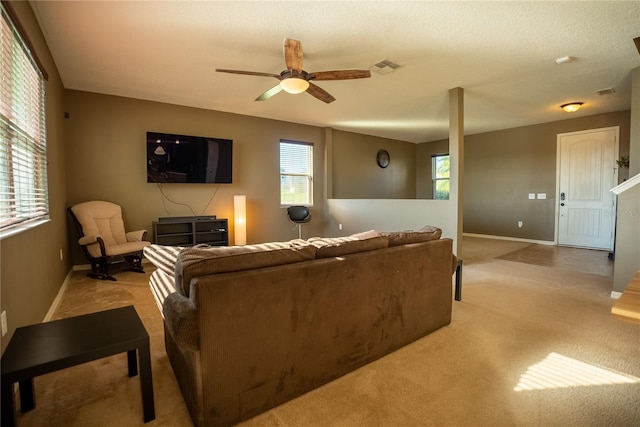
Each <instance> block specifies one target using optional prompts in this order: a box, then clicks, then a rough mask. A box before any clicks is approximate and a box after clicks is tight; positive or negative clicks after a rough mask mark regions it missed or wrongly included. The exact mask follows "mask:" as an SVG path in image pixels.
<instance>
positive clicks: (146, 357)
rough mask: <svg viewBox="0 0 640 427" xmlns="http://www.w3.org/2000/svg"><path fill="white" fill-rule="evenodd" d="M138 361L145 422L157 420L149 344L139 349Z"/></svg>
mask: <svg viewBox="0 0 640 427" xmlns="http://www.w3.org/2000/svg"><path fill="white" fill-rule="evenodd" d="M138 361H139V364H140V386H141V388H142V410H143V413H144V422H145V423H146V422H149V421H151V420H154V419H155V418H156V411H155V405H154V403H153V378H152V376H151V375H152V374H151V353H150V350H149V343H148V342H147V344H146V345H145V346H142V347H140V348H139V349H138Z"/></svg>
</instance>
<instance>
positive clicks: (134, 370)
mask: <svg viewBox="0 0 640 427" xmlns="http://www.w3.org/2000/svg"><path fill="white" fill-rule="evenodd" d="M127 362H128V364H129V376H130V377H135V376H136V375H138V360H137V357H136V351H135V350H129V351H127Z"/></svg>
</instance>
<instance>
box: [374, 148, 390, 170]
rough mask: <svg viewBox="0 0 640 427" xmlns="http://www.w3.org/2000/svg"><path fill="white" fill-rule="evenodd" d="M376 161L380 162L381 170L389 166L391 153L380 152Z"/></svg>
mask: <svg viewBox="0 0 640 427" xmlns="http://www.w3.org/2000/svg"><path fill="white" fill-rule="evenodd" d="M376 161H377V162H378V166H380V167H381V168H386V167H387V166H389V162H390V161H391V157H390V156H389V152H388V151H387V150H378V154H376Z"/></svg>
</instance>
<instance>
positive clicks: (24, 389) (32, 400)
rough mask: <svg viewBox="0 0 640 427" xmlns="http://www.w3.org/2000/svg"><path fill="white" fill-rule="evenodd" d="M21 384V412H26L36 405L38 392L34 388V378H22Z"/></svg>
mask: <svg viewBox="0 0 640 427" xmlns="http://www.w3.org/2000/svg"><path fill="white" fill-rule="evenodd" d="M19 384H20V412H22V413H25V412H27V411H30V410H32V409H33V408H35V407H36V394H35V392H34V390H33V378H28V379H26V380H21V381H20V382H19Z"/></svg>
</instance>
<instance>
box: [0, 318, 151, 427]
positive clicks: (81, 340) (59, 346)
mask: <svg viewBox="0 0 640 427" xmlns="http://www.w3.org/2000/svg"><path fill="white" fill-rule="evenodd" d="M125 351H126V352H127V360H128V365H129V376H130V377H133V376H136V375H137V374H138V363H139V364H140V385H141V387H142V408H143V419H144V422H145V423H146V422H148V421H151V420H153V419H155V417H156V416H155V407H154V403H153V381H152V376H151V355H150V352H149V334H147V331H146V330H145V328H144V326H143V325H142V322H141V321H140V318H139V317H138V313H136V310H135V309H134V308H133V306H128V307H122V308H116V309H113V310H107V311H101V312H98V313H92V314H85V315H82V316H76V317H70V318H67V319H61V320H54V321H52V322H45V323H39V324H37V325H31V326H25V327H22V328H17V329H16V330H15V333H14V334H13V337H11V341H10V342H9V345H8V346H7V348H6V350H5V352H4V354H3V355H2V361H1V362H0V363H1V365H2V390H1V393H2V395H1V397H0V398H1V400H2V426H5V427H9V426H14V425H15V422H16V419H15V412H14V393H13V384H14V383H16V382H17V383H19V385H20V409H21V411H22V412H26V411H29V410H31V409H33V408H34V407H35V394H34V390H33V378H34V377H37V376H39V375H43V374H47V373H49V372H53V371H57V370H60V369H64V368H68V367H71V366H75V365H79V364H81V363H86V362H90V361H92V360H96V359H101V358H103V357H107V356H111V355H114V354H117V353H124V352H125ZM136 351H137V356H138V357H137V360H136Z"/></svg>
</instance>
